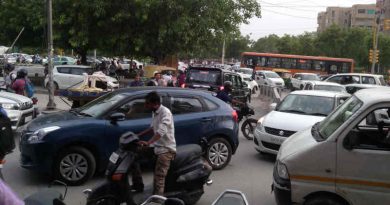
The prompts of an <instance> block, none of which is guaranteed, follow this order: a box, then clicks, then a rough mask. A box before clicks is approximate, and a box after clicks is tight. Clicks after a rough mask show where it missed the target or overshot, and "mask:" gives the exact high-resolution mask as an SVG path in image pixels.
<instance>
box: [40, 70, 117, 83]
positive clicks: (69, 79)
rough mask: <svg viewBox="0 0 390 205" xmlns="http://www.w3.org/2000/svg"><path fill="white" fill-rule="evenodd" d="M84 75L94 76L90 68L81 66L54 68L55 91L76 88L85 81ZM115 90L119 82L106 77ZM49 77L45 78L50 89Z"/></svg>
mask: <svg viewBox="0 0 390 205" xmlns="http://www.w3.org/2000/svg"><path fill="white" fill-rule="evenodd" d="M84 73H87V74H90V75H91V74H92V73H93V70H92V68H91V67H89V66H81V65H58V66H54V67H53V80H54V87H55V89H68V88H76V87H77V86H79V85H80V84H81V83H82V82H83V81H84V75H83V74H84ZM105 78H106V79H108V80H109V81H110V82H111V83H112V84H113V85H114V87H115V88H118V87H119V83H118V80H117V79H115V78H113V77H110V76H105ZM48 82H49V76H46V78H45V82H44V83H45V86H46V87H48Z"/></svg>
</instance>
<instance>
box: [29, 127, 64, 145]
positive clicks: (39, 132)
mask: <svg viewBox="0 0 390 205" xmlns="http://www.w3.org/2000/svg"><path fill="white" fill-rule="evenodd" d="M58 129H60V127H58V126H51V127H45V128H42V129H39V130H37V131H35V132H34V133H33V134H32V135H31V136H30V137H29V138H28V139H27V141H28V142H29V143H34V142H38V141H41V140H42V139H43V137H45V136H46V135H47V134H48V133H50V132H53V131H55V130H58Z"/></svg>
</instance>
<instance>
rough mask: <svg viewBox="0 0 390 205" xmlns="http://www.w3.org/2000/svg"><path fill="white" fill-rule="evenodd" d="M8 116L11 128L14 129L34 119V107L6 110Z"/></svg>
mask: <svg viewBox="0 0 390 205" xmlns="http://www.w3.org/2000/svg"><path fill="white" fill-rule="evenodd" d="M6 112H7V115H8V117H9V118H10V120H11V123H12V130H16V129H17V128H18V127H20V126H22V125H25V124H26V123H28V122H30V121H31V120H32V119H34V118H35V117H36V116H35V113H34V112H35V111H34V108H30V109H28V110H23V111H21V110H6Z"/></svg>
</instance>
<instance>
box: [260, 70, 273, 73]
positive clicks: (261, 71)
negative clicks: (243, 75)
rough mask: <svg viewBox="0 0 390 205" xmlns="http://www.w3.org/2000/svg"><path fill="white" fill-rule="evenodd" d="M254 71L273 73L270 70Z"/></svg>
mask: <svg viewBox="0 0 390 205" xmlns="http://www.w3.org/2000/svg"><path fill="white" fill-rule="evenodd" d="M256 72H263V73H275V72H274V71H272V70H258V71H256Z"/></svg>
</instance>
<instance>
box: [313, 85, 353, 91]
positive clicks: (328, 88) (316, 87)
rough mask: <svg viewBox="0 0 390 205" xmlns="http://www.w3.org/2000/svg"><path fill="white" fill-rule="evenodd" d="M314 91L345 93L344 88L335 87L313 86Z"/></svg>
mask: <svg viewBox="0 0 390 205" xmlns="http://www.w3.org/2000/svg"><path fill="white" fill-rule="evenodd" d="M314 90H327V91H335V92H346V91H345V88H343V87H341V86H337V85H316V86H314Z"/></svg>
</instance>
